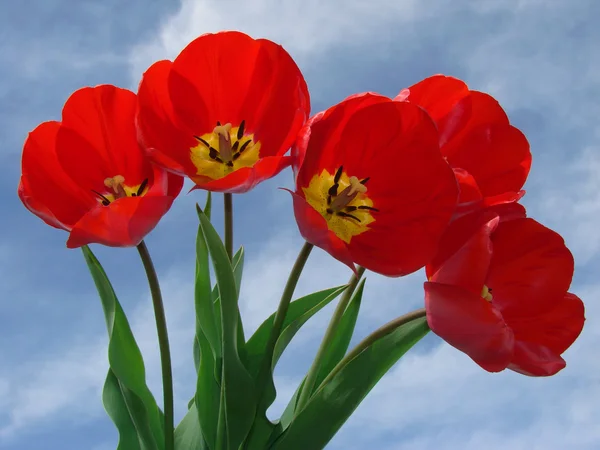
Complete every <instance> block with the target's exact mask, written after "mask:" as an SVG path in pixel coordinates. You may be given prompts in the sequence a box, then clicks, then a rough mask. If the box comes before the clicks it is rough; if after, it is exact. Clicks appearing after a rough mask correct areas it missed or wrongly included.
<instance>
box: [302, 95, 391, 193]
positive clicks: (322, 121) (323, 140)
mask: <svg viewBox="0 0 600 450" xmlns="http://www.w3.org/2000/svg"><path fill="white" fill-rule="evenodd" d="M378 103H391V100H390V99H389V98H387V97H383V96H381V95H378V94H373V93H369V92H367V93H364V94H357V95H353V96H351V97H348V98H347V99H345V100H344V101H342V102H341V103H338V104H337V105H335V106H332V107H331V108H329V109H327V110H326V111H323V112H320V113H319V114H317V115H315V116H314V117H312V118H311V119H310V120H309V121H308V122H307V124H306V126H305V127H304V128H303V129H302V131H301V132H300V134H299V136H298V139H297V141H296V145H295V146H294V149H293V150H292V156H293V158H294V164H295V165H296V166H295V168H294V169H295V172H296V173H297V174H298V175H297V180H296V185H297V186H298V187H307V186H308V185H309V183H310V180H311V179H312V177H313V176H315V175H316V174H317V173H321V171H322V170H323V169H327V170H329V172H330V173H331V172H332V171H335V170H337V169H338V167H339V164H340V160H341V158H340V157H339V155H338V154H337V152H338V143H339V140H340V138H341V135H342V132H343V131H344V130H345V129H346V125H347V123H348V121H349V120H350V118H351V117H352V116H353V114H355V113H356V112H357V111H360V110H361V109H363V108H366V107H368V106H371V105H374V104H378ZM360 129H361V130H362V129H364V127H363V126H362V125H361V127H360Z"/></svg>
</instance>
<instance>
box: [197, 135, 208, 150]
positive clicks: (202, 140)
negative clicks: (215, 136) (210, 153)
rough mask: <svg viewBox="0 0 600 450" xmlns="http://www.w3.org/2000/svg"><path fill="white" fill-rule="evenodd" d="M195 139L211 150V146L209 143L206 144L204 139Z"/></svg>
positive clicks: (198, 137)
mask: <svg viewBox="0 0 600 450" xmlns="http://www.w3.org/2000/svg"><path fill="white" fill-rule="evenodd" d="M194 138H195V139H196V140H198V141H200V142H202V143H203V144H204V145H206V147H207V148H210V144H209V143H208V142H206V141H205V140H204V139H202V138H201V137H200V136H194Z"/></svg>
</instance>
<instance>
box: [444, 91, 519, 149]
mask: <svg viewBox="0 0 600 450" xmlns="http://www.w3.org/2000/svg"><path fill="white" fill-rule="evenodd" d="M465 101H468V105H469V106H468V111H469V114H468V118H467V119H468V120H466V121H464V122H463V123H461V128H460V129H457V130H456V133H455V134H454V135H453V136H452V137H451V139H448V140H447V141H446V142H445V144H441V145H443V148H442V154H443V155H444V156H448V157H450V156H454V155H455V154H457V153H460V152H461V151H462V150H463V146H464V141H465V139H466V138H467V137H468V136H469V134H470V133H471V132H472V131H473V130H475V129H478V128H479V127H482V126H483V127H490V126H492V125H504V126H507V125H508V124H509V122H508V116H507V115H506V113H505V112H504V110H503V109H502V107H501V106H500V104H499V103H498V101H497V100H496V99H495V98H493V97H492V96H491V95H488V94H484V93H483V92H478V91H470V93H469V97H468V99H466V100H465Z"/></svg>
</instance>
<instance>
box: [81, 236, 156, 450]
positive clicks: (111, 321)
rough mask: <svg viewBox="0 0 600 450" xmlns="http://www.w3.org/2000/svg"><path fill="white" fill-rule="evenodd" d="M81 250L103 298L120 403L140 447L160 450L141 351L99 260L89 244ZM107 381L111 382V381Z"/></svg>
mask: <svg viewBox="0 0 600 450" xmlns="http://www.w3.org/2000/svg"><path fill="white" fill-rule="evenodd" d="M82 251H83V255H84V257H85V261H86V263H87V265H88V268H89V270H90V273H91V275H92V278H93V280H94V283H95V285H96V289H97V290H98V294H99V296H100V299H101V301H102V309H103V311H104V316H105V320H106V328H107V330H108V337H109V340H108V362H109V365H110V368H111V371H112V374H113V375H114V377H115V378H116V379H117V380H118V383H119V386H120V388H121V394H122V399H123V402H124V404H125V405H126V406H127V409H128V412H129V416H130V417H131V420H132V422H133V424H134V426H135V429H136V431H137V434H138V436H139V438H140V442H141V443H142V449H143V450H162V449H164V423H163V420H162V413H161V412H160V410H159V408H158V405H157V404H156V400H155V399H154V397H153V396H152V393H151V392H150V389H148V386H147V385H146V369H145V367H144V361H143V358H142V353H141V352H140V349H139V347H138V345H137V343H136V342H135V338H134V336H133V333H132V331H131V328H130V327H129V322H128V321H127V317H126V316H125V313H124V312H123V309H122V308H121V305H120V303H119V301H118V299H117V296H116V295H115V291H114V290H113V287H112V285H111V284H110V281H109V280H108V277H107V276H106V273H105V272H104V269H103V268H102V266H101V265H100V262H99V261H98V259H97V258H96V257H95V256H94V254H93V253H92V251H91V250H90V249H89V247H87V246H83V247H82ZM109 382H110V384H114V383H113V381H112V380H109ZM109 389H110V392H109V394H110V397H112V396H113V395H114V393H115V390H114V389H112V387H109ZM113 399H114V397H113ZM115 405H116V403H115ZM111 418H112V416H111Z"/></svg>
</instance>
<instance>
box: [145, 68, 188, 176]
mask: <svg viewBox="0 0 600 450" xmlns="http://www.w3.org/2000/svg"><path fill="white" fill-rule="evenodd" d="M172 65H173V63H172V62H171V61H166V60H164V61H158V62H156V63H154V64H153V65H152V66H150V68H149V69H148V70H147V71H146V72H145V73H144V76H143V77H142V81H141V82H140V86H139V89H138V104H137V115H136V124H137V129H138V137H139V140H140V142H141V143H142V145H143V147H145V150H146V153H147V154H148V155H149V156H150V158H151V159H152V160H153V161H154V162H155V163H157V164H159V165H161V166H163V167H165V168H166V169H168V170H170V171H172V172H175V173H178V174H179V175H195V174H196V172H197V169H196V167H195V166H194V164H193V163H192V160H191V159H190V148H192V147H194V146H196V145H197V141H196V140H195V139H194V134H195V133H194V132H193V131H187V132H186V131H185V130H182V129H180V128H178V127H176V126H175V125H174V123H175V115H174V112H173V105H172V104H171V99H170V97H169V86H168V80H169V74H170V72H171V67H172ZM184 82H185V80H184Z"/></svg>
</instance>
